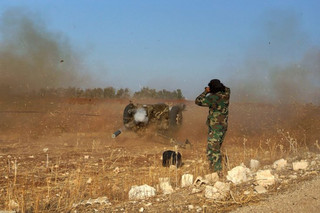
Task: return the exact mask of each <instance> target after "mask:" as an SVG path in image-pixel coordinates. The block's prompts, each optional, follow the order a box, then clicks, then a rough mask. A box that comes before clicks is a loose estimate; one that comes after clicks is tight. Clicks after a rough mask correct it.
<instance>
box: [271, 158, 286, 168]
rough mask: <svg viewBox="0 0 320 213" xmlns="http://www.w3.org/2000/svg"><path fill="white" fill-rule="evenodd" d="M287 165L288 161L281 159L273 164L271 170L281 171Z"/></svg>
mask: <svg viewBox="0 0 320 213" xmlns="http://www.w3.org/2000/svg"><path fill="white" fill-rule="evenodd" d="M287 164H288V161H287V160H285V159H283V158H282V159H280V160H277V161H275V162H274V163H273V168H274V169H276V170H281V169H284V168H285V167H286V166H287Z"/></svg>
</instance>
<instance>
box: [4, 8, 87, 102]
mask: <svg viewBox="0 0 320 213" xmlns="http://www.w3.org/2000/svg"><path fill="white" fill-rule="evenodd" d="M81 69H83V67H82V63H81V57H80V55H79V54H76V53H75V52H74V51H73V50H72V48H71V46H70V44H69V43H68V41H67V39H65V38H64V37H63V36H62V35H61V34H59V33H53V32H50V31H49V30H48V29H47V27H46V25H45V23H44V22H43V21H42V20H41V17H40V16H39V15H37V14H34V13H31V12H28V11H26V10H24V9H22V8H14V9H10V10H7V11H5V12H4V14H3V16H2V17H1V19H0V76H1V77H0V97H1V96H4V95H5V96H8V95H11V94H25V93H31V92H32V91H36V90H38V89H40V88H57V87H68V86H74V85H80V84H82V83H83V79H86V81H88V77H87V76H84V75H83V74H81V72H80V70H81Z"/></svg>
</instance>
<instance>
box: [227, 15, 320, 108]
mask: <svg viewBox="0 0 320 213" xmlns="http://www.w3.org/2000/svg"><path fill="white" fill-rule="evenodd" d="M300 16H301V15H299V14H296V13H294V12H290V11H272V12H270V13H268V14H266V15H265V16H264V17H263V18H262V21H259V23H258V25H259V26H260V29H259V27H257V30H260V31H261V33H260V34H259V37H258V38H256V40H255V41H252V42H251V43H250V47H249V48H248V51H247V53H246V56H245V59H244V60H243V61H244V62H243V63H242V64H241V65H239V67H234V68H233V69H235V70H237V71H236V72H235V73H234V75H233V76H232V77H231V78H230V79H229V84H230V85H231V87H232V89H233V98H234V100H235V101H241V102H267V103H280V104H283V103H286V104H287V103H293V102H302V103H317V104H318V103H320V48H319V46H315V45H313V44H312V42H311V41H310V38H309V37H308V35H307V33H305V32H304V31H303V29H302V24H301V17H300Z"/></svg>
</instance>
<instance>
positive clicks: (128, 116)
mask: <svg viewBox="0 0 320 213" xmlns="http://www.w3.org/2000/svg"><path fill="white" fill-rule="evenodd" d="M133 110H134V105H133V104H128V105H127V106H126V107H125V108H124V110H123V124H127V123H129V122H130V121H132V120H133Z"/></svg>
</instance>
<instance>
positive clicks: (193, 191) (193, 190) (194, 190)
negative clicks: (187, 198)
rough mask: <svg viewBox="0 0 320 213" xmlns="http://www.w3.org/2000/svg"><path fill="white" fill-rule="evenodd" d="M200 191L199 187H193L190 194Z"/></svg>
mask: <svg viewBox="0 0 320 213" xmlns="http://www.w3.org/2000/svg"><path fill="white" fill-rule="evenodd" d="M201 191H202V190H201V189H198V188H193V189H192V191H191V194H196V193H199V192H201Z"/></svg>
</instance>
